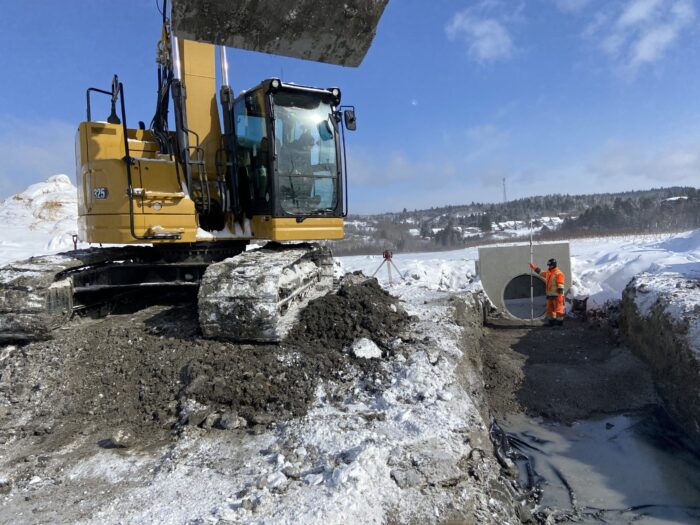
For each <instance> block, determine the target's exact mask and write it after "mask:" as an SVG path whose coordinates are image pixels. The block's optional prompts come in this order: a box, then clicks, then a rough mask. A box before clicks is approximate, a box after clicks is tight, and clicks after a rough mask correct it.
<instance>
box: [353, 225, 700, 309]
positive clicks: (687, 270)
mask: <svg viewBox="0 0 700 525" xmlns="http://www.w3.org/2000/svg"><path fill="white" fill-rule="evenodd" d="M570 248H571V265H572V271H573V276H572V277H573V288H574V289H573V290H572V293H574V294H575V295H578V296H581V295H583V296H586V295H587V296H590V299H589V302H588V304H589V305H591V306H593V305H602V304H603V303H605V301H607V300H610V299H620V297H621V294H622V290H623V289H624V288H625V286H626V285H627V283H628V282H629V281H630V280H631V279H632V277H634V276H635V275H636V274H638V273H641V272H647V273H652V274H665V273H679V274H682V275H687V276H689V277H700V230H696V231H692V232H686V233H681V234H674V235H671V234H663V235H661V234H659V235H636V236H621V237H599V238H592V239H577V240H573V241H571V242H570ZM477 259H478V249H477V248H466V249H463V250H455V251H450V252H435V253H416V254H410V253H409V254H395V255H394V263H395V264H396V266H397V268H398V269H399V270H400V271H401V273H402V274H403V275H404V276H405V279H406V283H410V285H411V286H418V287H422V288H428V289H430V290H436V291H461V290H466V289H467V288H468V287H470V286H471V284H472V283H473V281H474V280H475V279H476V276H475V264H474V263H475V261H476V260H477ZM341 261H342V264H343V268H344V269H345V270H346V271H355V270H362V271H363V272H364V273H365V274H367V275H372V274H373V273H374V272H375V270H377V268H378V267H379V266H380V265H381V264H382V257H381V255H364V256H354V257H341ZM525 262H527V261H525ZM386 266H387V265H386V264H385V265H384V266H383V267H382V268H381V269H380V270H379V271H378V272H377V275H376V277H377V278H378V279H379V280H380V282H382V283H384V284H386V285H388V284H389V274H388V271H387V269H386ZM396 273H397V272H396V271H394V270H393V269H392V281H393V282H394V284H396V286H397V289H398V288H400V287H401V286H402V284H401V280H400V279H399V278H398V277H397V275H396Z"/></svg>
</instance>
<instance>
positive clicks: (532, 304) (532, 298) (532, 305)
mask: <svg viewBox="0 0 700 525" xmlns="http://www.w3.org/2000/svg"><path fill="white" fill-rule="evenodd" d="M533 259H534V257H533V248H532V219H530V264H534V262H533ZM534 319H535V292H534V287H533V276H532V266H531V267H530V321H533V320H534Z"/></svg>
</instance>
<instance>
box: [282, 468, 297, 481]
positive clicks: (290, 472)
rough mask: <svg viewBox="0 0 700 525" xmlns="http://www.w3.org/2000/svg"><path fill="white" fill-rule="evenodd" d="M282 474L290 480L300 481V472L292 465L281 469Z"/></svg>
mask: <svg viewBox="0 0 700 525" xmlns="http://www.w3.org/2000/svg"><path fill="white" fill-rule="evenodd" d="M282 472H283V473H284V475H285V476H287V477H288V478H290V479H300V478H301V471H300V470H299V468H298V467H295V466H294V465H289V466H286V467H284V468H283V469H282Z"/></svg>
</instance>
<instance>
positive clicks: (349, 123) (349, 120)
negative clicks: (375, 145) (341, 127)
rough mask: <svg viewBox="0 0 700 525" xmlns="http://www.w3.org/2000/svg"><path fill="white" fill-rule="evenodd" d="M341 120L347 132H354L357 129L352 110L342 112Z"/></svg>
mask: <svg viewBox="0 0 700 525" xmlns="http://www.w3.org/2000/svg"><path fill="white" fill-rule="evenodd" d="M343 118H344V119H345V127H346V128H347V129H348V130H349V131H355V130H356V129H357V119H356V118H355V110H354V109H346V110H345V111H343Z"/></svg>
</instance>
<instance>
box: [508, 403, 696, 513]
mask: <svg viewBox="0 0 700 525" xmlns="http://www.w3.org/2000/svg"><path fill="white" fill-rule="evenodd" d="M502 428H503V429H504V430H505V431H506V432H507V437H508V440H507V441H508V444H509V445H510V447H511V454H509V456H510V457H511V458H513V459H515V460H516V461H515V462H516V464H517V465H518V469H519V473H520V483H521V485H522V486H523V487H524V488H526V490H533V489H534V491H535V492H538V493H539V497H540V502H539V509H540V512H538V513H537V514H538V515H539V517H540V519H542V517H543V516H547V515H548V516H550V520H551V519H553V520H554V521H560V520H561V521H575V522H577V523H635V524H637V523H639V524H691V523H692V524H700V457H698V456H697V455H694V454H693V453H692V452H690V451H689V450H688V449H687V448H686V447H685V446H684V445H683V443H682V441H681V440H682V437H681V435H680V434H679V433H678V432H677V431H676V430H675V429H674V427H673V426H672V424H671V423H670V422H669V421H668V419H667V418H666V416H665V415H664V414H663V412H661V411H660V410H651V409H650V410H645V411H641V412H634V413H629V414H624V415H616V416H610V417H605V418H601V419H589V420H584V421H578V422H576V423H574V424H572V425H571V426H568V425H564V424H558V423H550V422H545V421H541V420H535V419H532V418H529V417H527V416H524V415H515V416H509V417H508V418H506V420H505V421H503V422H502ZM538 488H539V490H538ZM543 509H544V510H543Z"/></svg>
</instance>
